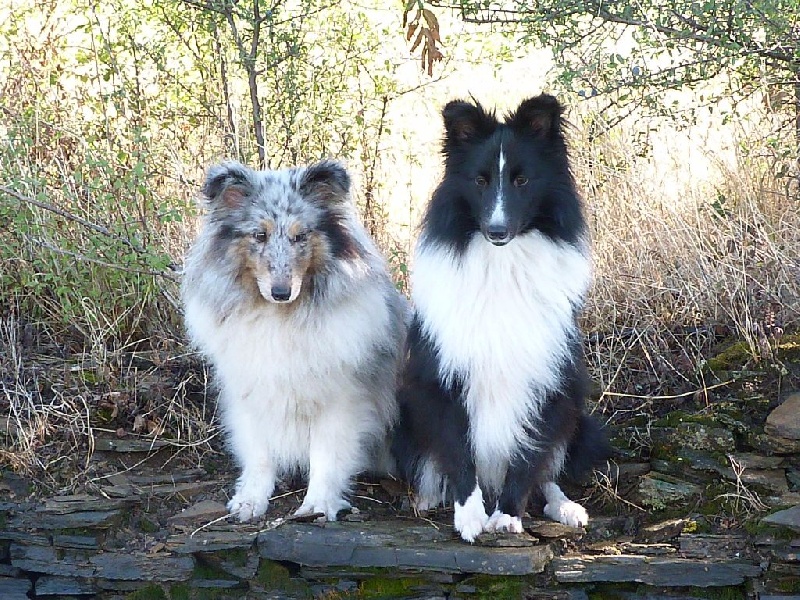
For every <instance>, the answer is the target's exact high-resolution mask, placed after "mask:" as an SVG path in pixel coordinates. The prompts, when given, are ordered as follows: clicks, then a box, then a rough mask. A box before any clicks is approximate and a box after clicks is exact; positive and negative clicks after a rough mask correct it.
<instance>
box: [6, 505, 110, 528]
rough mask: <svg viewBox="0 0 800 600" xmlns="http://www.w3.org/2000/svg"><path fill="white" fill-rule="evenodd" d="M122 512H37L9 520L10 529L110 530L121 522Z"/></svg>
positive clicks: (16, 516)
mask: <svg viewBox="0 0 800 600" xmlns="http://www.w3.org/2000/svg"><path fill="white" fill-rule="evenodd" d="M121 514H122V511H121V510H120V509H116V510H88V511H80V512H71V513H64V514H61V513H51V512H48V511H35V512H32V513H23V514H19V515H15V516H14V517H12V518H10V519H9V520H8V528H9V529H16V530H22V529H108V528H109V527H111V526H112V525H114V524H116V523H117V522H118V521H119V517H120V516H121Z"/></svg>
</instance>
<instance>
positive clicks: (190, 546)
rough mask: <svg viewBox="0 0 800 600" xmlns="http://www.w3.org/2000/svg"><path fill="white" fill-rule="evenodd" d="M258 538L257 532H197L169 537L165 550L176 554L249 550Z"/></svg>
mask: <svg viewBox="0 0 800 600" xmlns="http://www.w3.org/2000/svg"><path fill="white" fill-rule="evenodd" d="M257 536H258V531H257V530H250V531H240V530H235V531H216V530H211V531H199V532H197V533H196V534H194V535H190V534H185V535H171V536H169V537H168V538H167V548H169V550H170V551H171V552H175V553H176V554H194V553H195V552H216V551H218V550H233V549H236V548H250V547H252V546H253V544H254V543H255V541H256V537H257Z"/></svg>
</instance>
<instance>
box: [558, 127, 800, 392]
mask: <svg viewBox="0 0 800 600" xmlns="http://www.w3.org/2000/svg"><path fill="white" fill-rule="evenodd" d="M733 130H734V128H732V127H729V128H727V129H726V133H727V134H730V133H731V131H733ZM581 135H582V132H581V131H580V129H579V130H578V132H577V137H578V140H576V142H577V143H575V142H573V149H574V153H573V154H574V165H575V170H576V174H577V177H578V179H579V184H580V187H581V188H582V189H583V190H585V195H586V198H587V205H588V207H589V211H590V219H591V227H592V236H593V248H594V260H595V269H596V281H595V285H594V289H593V292H592V295H591V297H590V302H589V306H588V309H587V312H586V314H585V318H584V326H585V329H586V331H587V332H589V335H588V339H589V347H588V351H587V355H588V357H589V361H590V365H591V367H592V371H593V375H594V378H595V380H596V381H597V383H598V384H599V385H600V388H601V391H602V392H603V393H604V395H603V396H602V398H603V401H606V402H610V403H612V404H613V400H614V399H615V398H618V397H619V396H620V395H630V396H639V397H650V396H656V395H661V396H663V395H668V394H680V393H685V392H687V391H691V390H696V391H697V392H698V394H699V395H701V396H702V395H703V394H705V393H706V391H707V390H708V389H709V386H711V385H712V384H714V383H718V382H714V381H708V380H707V379H706V375H707V372H706V371H705V370H704V369H703V366H704V364H705V361H706V360H707V358H709V357H710V353H711V352H712V351H713V350H714V349H715V348H716V347H717V346H718V343H719V342H720V341H721V340H723V339H736V340H744V341H746V343H747V346H748V348H749V351H750V354H751V356H752V358H753V360H754V361H769V360H770V359H771V358H772V356H771V347H772V344H773V343H774V341H775V340H776V339H778V338H779V337H780V336H781V335H782V334H783V333H784V332H786V331H796V330H797V323H798V311H797V306H799V305H800V304H799V303H798V300H800V238H798V236H797V233H796V232H797V231H798V228H799V227H800V214H798V213H797V211H796V210H795V206H796V202H797V195H796V194H792V193H790V192H789V191H788V188H787V187H786V184H787V181H786V180H779V179H777V178H776V177H774V176H773V175H772V173H771V168H772V167H773V161H772V160H771V157H770V155H769V154H766V155H763V156H758V154H757V153H758V151H759V150H762V149H763V148H764V140H763V139H761V138H759V137H758V135H757V133H749V134H748V133H746V132H745V131H743V130H741V129H740V130H739V131H738V133H737V134H735V135H736V138H735V139H732V140H729V141H730V144H729V148H728V150H729V151H728V152H727V154H728V155H729V156H728V157H727V160H723V156H724V154H726V153H725V152H723V151H722V149H720V148H710V149H709V151H708V154H707V156H706V157H700V159H702V160H703V162H705V163H706V164H705V165H704V167H703V166H701V167H700V169H699V170H700V173H699V175H698V176H697V177H696V179H694V178H693V177H692V176H689V177H687V172H689V171H690V170H691V169H692V164H691V161H692V160H697V159H698V157H697V156H694V155H693V154H692V153H691V148H690V147H689V146H690V145H689V144H687V146H686V149H685V153H684V154H683V155H680V153H681V144H682V143H686V141H685V139H684V138H683V137H682V136H681V135H680V134H675V139H673V140H671V141H670V140H669V137H668V136H669V133H666V134H664V135H663V136H662V137H661V138H660V142H661V144H662V147H661V148H660V149H661V150H662V152H663V151H664V150H665V149H664V147H663V145H667V146H668V147H667V148H666V150H667V151H672V153H673V156H677V157H678V160H675V161H674V162H673V163H672V164H669V161H668V160H665V159H664V157H663V156H662V157H661V158H660V159H659V157H654V156H653V154H652V151H651V153H649V154H647V155H644V156H640V157H637V156H635V155H633V154H632V150H633V149H634V148H635V147H636V146H635V140H634V139H633V135H632V132H630V131H629V132H627V135H626V132H625V131H624V130H623V131H621V132H617V133H616V135H613V136H610V137H608V138H606V139H603V140H602V141H600V142H594V143H590V142H588V141H587V140H586V139H585V138H584V139H580V138H581ZM723 135H724V134H723ZM657 144H658V141H656V142H655V143H654V145H653V148H654V149H655V148H656V147H657ZM731 148H732V149H733V151H730V150H731ZM743 148H748V149H749V150H748V152H747V153H744V152H743V151H742V149H743ZM653 151H654V150H653ZM717 151H719V152H718V153H717ZM659 160H660V161H661V164H659ZM664 162H667V164H666V165H665V164H664ZM659 167H660V168H661V169H662V172H660V173H659V172H658V168H659Z"/></svg>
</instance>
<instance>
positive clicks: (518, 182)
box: [514, 175, 528, 187]
mask: <svg viewBox="0 0 800 600" xmlns="http://www.w3.org/2000/svg"><path fill="white" fill-rule="evenodd" d="M527 183H528V178H527V177H525V176H524V175H517V176H516V177H515V178H514V185H515V186H517V187H522V186H523V185H525V184H527Z"/></svg>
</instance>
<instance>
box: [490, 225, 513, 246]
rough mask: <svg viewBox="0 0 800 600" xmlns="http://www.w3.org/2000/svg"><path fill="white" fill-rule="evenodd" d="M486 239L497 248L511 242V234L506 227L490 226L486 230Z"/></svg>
mask: <svg viewBox="0 0 800 600" xmlns="http://www.w3.org/2000/svg"><path fill="white" fill-rule="evenodd" d="M486 237H487V238H488V240H489V241H490V242H492V243H493V244H494V245H495V246H502V245H503V244H507V243H508V242H509V241H511V232H510V231H509V230H508V227H506V226H505V225H489V226H488V227H487V228H486Z"/></svg>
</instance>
